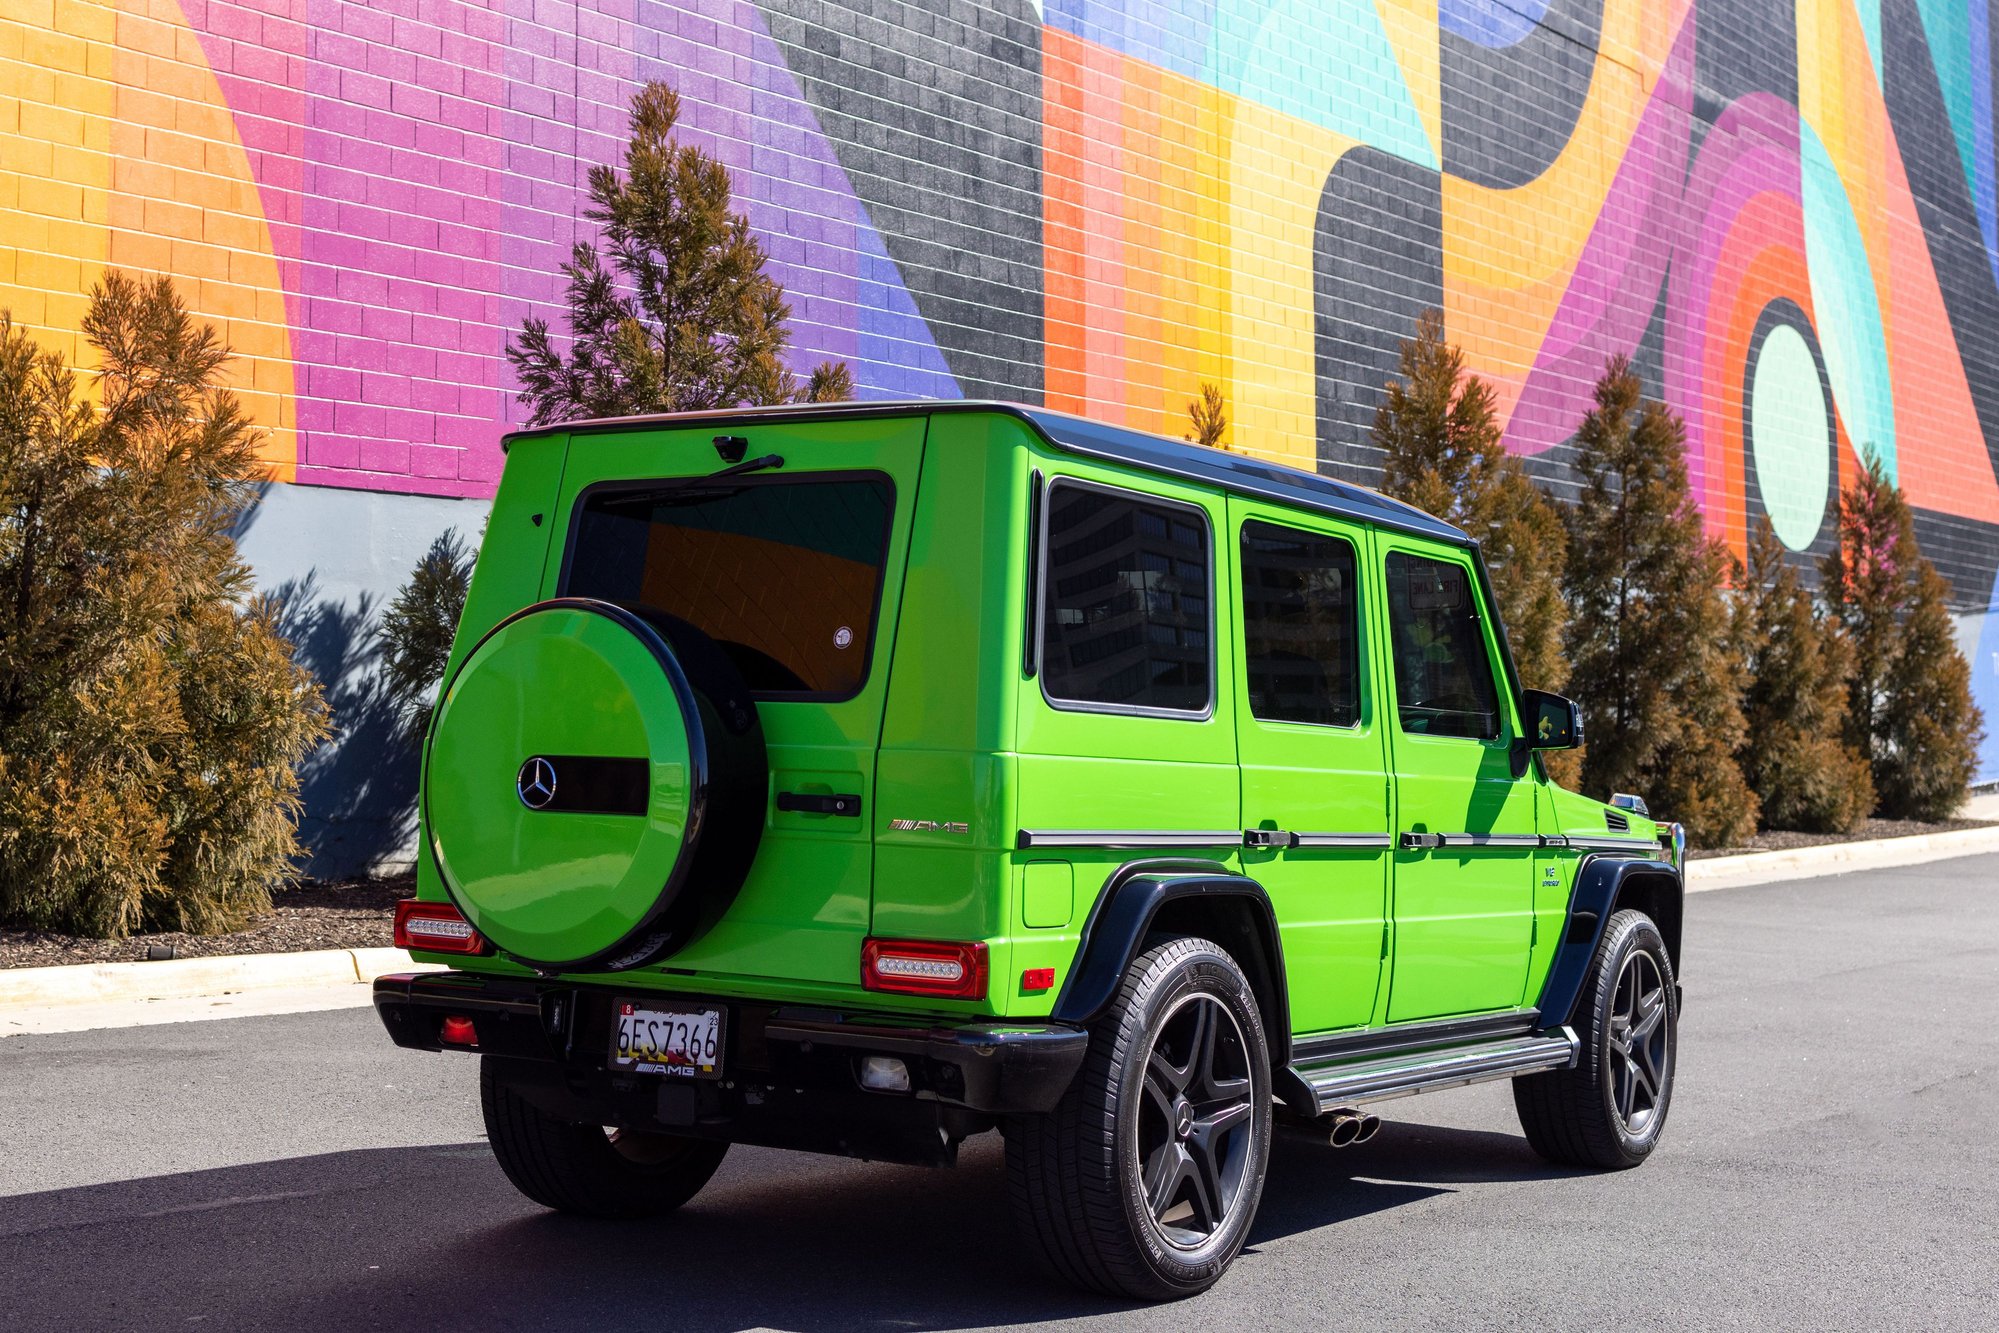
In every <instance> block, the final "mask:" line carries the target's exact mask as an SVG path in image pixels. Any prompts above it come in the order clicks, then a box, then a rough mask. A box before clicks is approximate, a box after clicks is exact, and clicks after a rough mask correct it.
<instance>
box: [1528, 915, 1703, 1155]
mask: <svg viewBox="0 0 1999 1333" xmlns="http://www.w3.org/2000/svg"><path fill="white" fill-rule="evenodd" d="M1634 1016H1635V1021H1634ZM1575 1026H1576V1035H1577V1036H1578V1038H1580V1040H1581V1043H1582V1046H1581V1050H1580V1051H1579V1052H1578V1054H1577V1058H1576V1066H1575V1068H1573V1069H1557V1070H1551V1071H1550V1072H1548V1073H1544V1074H1527V1075H1524V1076H1522V1077H1520V1078H1516V1079H1514V1080H1513V1105H1514V1107H1515V1108H1516V1109H1517V1110H1518V1111H1519V1113H1520V1127H1521V1128H1522V1129H1524V1130H1525V1131H1526V1132H1527V1142H1528V1143H1529V1144H1530V1145H1532V1147H1533V1149H1534V1151H1535V1152H1537V1153H1539V1154H1540V1155H1541V1156H1543V1157H1545V1158H1547V1159H1548V1160H1549V1161H1550V1162H1554V1163H1557V1164H1559V1165H1562V1166H1584V1167H1597V1168H1601V1169H1603V1170H1624V1169H1627V1168H1629V1167H1634V1166H1637V1165H1638V1164H1639V1163H1640V1162H1642V1161H1644V1160H1645V1159H1646V1158H1647V1157H1649V1156H1651V1154H1652V1149H1653V1148H1655V1147H1657V1146H1658V1143H1659V1135H1660V1134H1661V1133H1662V1132H1663V1131H1664V1129H1665V1127H1666V1113H1667V1111H1668V1110H1670V1109H1671V1107H1672V1104H1673V1070H1674V1066H1675V1064H1676V1063H1677V1058H1676V1055H1677V1046H1678V1042H1679V1029H1680V1002H1679V992H1678V991H1677V990H1676V989H1675V988H1674V985H1673V960H1672V959H1671V958H1670V957H1669V956H1667V953H1666V941H1665V940H1664V939H1663V938H1661V936H1660V934H1659V928H1658V927H1657V926H1656V925H1654V924H1653V923H1652V918H1651V917H1648V916H1646V915H1645V914H1644V913H1643V912H1633V911H1623V912H1618V913H1616V914H1615V915H1613V916H1612V917H1611V918H1610V921H1609V923H1608V924H1607V925H1605V927H1604V931H1603V939H1602V940H1601V941H1600V942H1599V943H1598V945H1597V950H1596V958H1595V959H1594V960H1593V962H1592V963H1591V965H1590V970H1589V975H1588V977H1587V979H1586V980H1585V982H1584V986H1583V993H1582V995H1581V996H1580V997H1579V998H1578V1001H1577V1005H1576V1025H1575ZM1634 1028H1635V1029H1636V1030H1637V1033H1638V1035H1637V1036H1636V1038H1635V1039H1634V1038H1633V1037H1632V1036H1631V1035H1630V1034H1631V1033H1632V1031H1633V1029H1634Z"/></svg>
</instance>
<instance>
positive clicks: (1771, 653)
mask: <svg viewBox="0 0 1999 1333" xmlns="http://www.w3.org/2000/svg"><path fill="white" fill-rule="evenodd" d="M1738 583H1739V586H1740V588H1741V595H1740V600H1739V602H1738V605H1737V607H1736V623H1737V638H1738V642H1739V643H1740V644H1741V651H1742V655H1743V666H1744V669H1745V672H1746V674H1747V677H1748V688H1747V690H1746V691H1745V693H1744V695H1743V703H1742V711H1743V719H1744V721H1745V723H1746V724H1747V731H1746V733H1745V735H1744V737H1743V744H1742V748H1741V749H1740V750H1739V751H1738V752H1737V755H1736V758H1737V760H1738V762H1740V763H1741V765H1742V775H1743V777H1744V778H1745V779H1746V780H1747V781H1748V783H1749V786H1750V788H1751V789H1752V790H1753V791H1755V793H1756V795H1757V797H1758V799H1759V800H1761V802H1762V805H1763V822H1764V824H1765V825H1766V826H1767V827H1769V828H1780V829H1798V830H1802V831H1804V832H1807V833H1846V832H1849V831H1851V830H1852V828H1853V827H1854V825H1856V824H1858V823H1859V822H1860V821H1861V820H1862V819H1865V818H1866V817H1867V815H1868V813H1869V812H1870V811H1872V810H1873V808H1874V782H1873V778H1872V777H1871V776H1870V774H1869V772H1868V765H1867V759H1866V757H1865V756H1864V755H1863V754H1862V753H1861V752H1860V751H1858V750H1856V749H1855V748H1853V746H1851V745H1849V744H1848V743H1847V740H1846V714H1847V682H1848V680H1849V679H1850V678H1851V676H1852V675H1853V648H1852V646H1851V645H1850V644H1849V643H1848V642H1847V638H1846V632H1845V631H1844V630H1843V629H1842V628H1841V627H1840V623H1839V621H1838V620H1837V619H1836V618H1834V617H1833V616H1830V615H1819V614H1814V612H1813V609H1812V596H1811V593H1810V592H1808V591H1807V590H1806V589H1805V588H1804V586H1803V585H1802V584H1801V583H1800V582H1799V580H1798V573H1797V570H1796V569H1794V568H1792V567H1791V566H1790V565H1788V564H1786V563H1785V561H1784V548H1783V545H1782V543H1780V542H1779V541H1778V540H1777V534H1776V531H1775V530H1774V529H1773V528H1772V527H1771V526H1770V520H1769V519H1767V518H1766V519H1764V520H1763V522H1762V524H1761V525H1760V526H1759V527H1758V528H1757V530H1756V534H1755V536H1754V537H1753V538H1752V539H1751V541H1750V545H1749V564H1748V567H1747V569H1746V570H1744V571H1742V574H1741V577H1740V579H1739V580H1738Z"/></svg>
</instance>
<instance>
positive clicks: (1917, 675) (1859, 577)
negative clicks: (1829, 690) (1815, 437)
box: [1820, 462, 1984, 819]
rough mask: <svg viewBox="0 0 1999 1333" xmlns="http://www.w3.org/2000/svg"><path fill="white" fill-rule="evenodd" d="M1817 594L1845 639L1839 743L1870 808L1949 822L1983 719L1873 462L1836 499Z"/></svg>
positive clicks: (1904, 516)
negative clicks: (1867, 776)
mask: <svg viewBox="0 0 1999 1333" xmlns="http://www.w3.org/2000/svg"><path fill="white" fill-rule="evenodd" d="M1820 570H1821V574H1822V595H1823V596H1824V598H1825V601H1826V605H1827V607H1828V609H1829V611H1830V612H1831V613H1832V614H1833V615H1835V616H1837V617H1838V618H1839V620H1840V623H1841V624H1843V625H1844V626H1845V628H1846V632H1847V633H1848V635H1849V636H1850V637H1851V638H1852V640H1853V645H1854V663H1855V665H1854V671H1853V677H1852V681H1851V683H1850V684H1849V686H1848V697H1849V707H1848V712H1847V743H1848V744H1850V745H1851V746H1853V748H1854V749H1855V750H1857V751H1858V752H1859V753H1861V754H1863V755H1866V756H1867V759H1868V762H1869V764H1870V765H1871V766H1872V768H1873V773H1874V790H1875V793H1876V795H1877V797H1878V799H1879V801H1880V805H1879V812H1880V813H1881V814H1883V815H1886V816H1888V817H1890V818H1899V819H1947V818H1949V817H1950V815H1951V814H1952V813H1953V812H1954V811H1956V809H1957V808H1958V806H1959V805H1961V804H1962V803H1963V801H1964V794H1965V788H1966V786H1967V785H1968V784H1969V783H1970V781H1971V776H1972V773H1973V771H1974V768H1975V765H1976V762H1977V754H1978V744H1979V741H1980V740H1982V739H1983V737H1984V717H1983V715H1982V714H1981V713H1980V712H1979V710H1978V706H1977V705H1976V704H1974V703H1973V702H1972V699H1971V668H1970V666H1969V664H1968V663H1966V662H1965V660H1964V656H1963V654H1962V653H1960V652H1958V650H1957V643H1956V640H1955V637H1954V636H1953V635H1952V633H1951V624H1950V614H1949V611H1948V610H1947V608H1946V594H1945V587H1944V581H1943V579H1942V577H1941V576H1940V575H1938V573H1937V572H1936V569H1935V568H1934V567H1933V566H1931V564H1930V562H1929V561H1928V560H1925V559H1924V558H1923V555H1922V552H1921V550H1920V549H1918V547H1917V545H1916V519H1915V514H1914V513H1913V512H1912V511H1911V510H1910V508H1909V505H1908V502H1907V501H1906V500H1904V499H1903V498H1902V493H1901V491H1900V490H1899V489H1897V488H1896V486H1895V484H1894V483H1893V482H1891V481H1889V480H1888V476H1887V473H1886V472H1885V471H1884V470H1883V469H1882V467H1881V465H1880V463H1879V462H1870V463H1869V464H1868V466H1867V467H1866V469H1865V470H1864V471H1863V472H1862V473H1861V474H1860V475H1859V476H1858V477H1857V478H1855V480H1854V483H1853V484H1852V485H1851V486H1849V487H1847V488H1846V489H1845V490H1844V491H1842V492H1841V494H1840V497H1839V543H1838V545H1837V546H1836V547H1835V548H1834V549H1833V551H1832V552H1831V553H1830V554H1828V555H1827V556H1826V558H1825V560H1824V561H1823V562H1822V563H1821V566H1820Z"/></svg>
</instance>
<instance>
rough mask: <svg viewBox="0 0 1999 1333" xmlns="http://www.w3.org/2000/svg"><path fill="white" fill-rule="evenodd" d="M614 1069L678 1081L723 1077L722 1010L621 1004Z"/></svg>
mask: <svg viewBox="0 0 1999 1333" xmlns="http://www.w3.org/2000/svg"><path fill="white" fill-rule="evenodd" d="M611 1068H613V1069H616V1070H624V1071H629V1072H631V1073H635V1074H671V1075H674V1076H676V1077H678V1078H720V1077H721V1076H722V1011H721V1010H720V1009H649V1008H646V1007H644V1006H642V1005H639V1004H636V1003H633V1002H632V1001H630V1000H621V1001H619V1003H618V1010H617V1013H616V1014H615V1015H614V1016H613V1022H612V1024H611Z"/></svg>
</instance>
